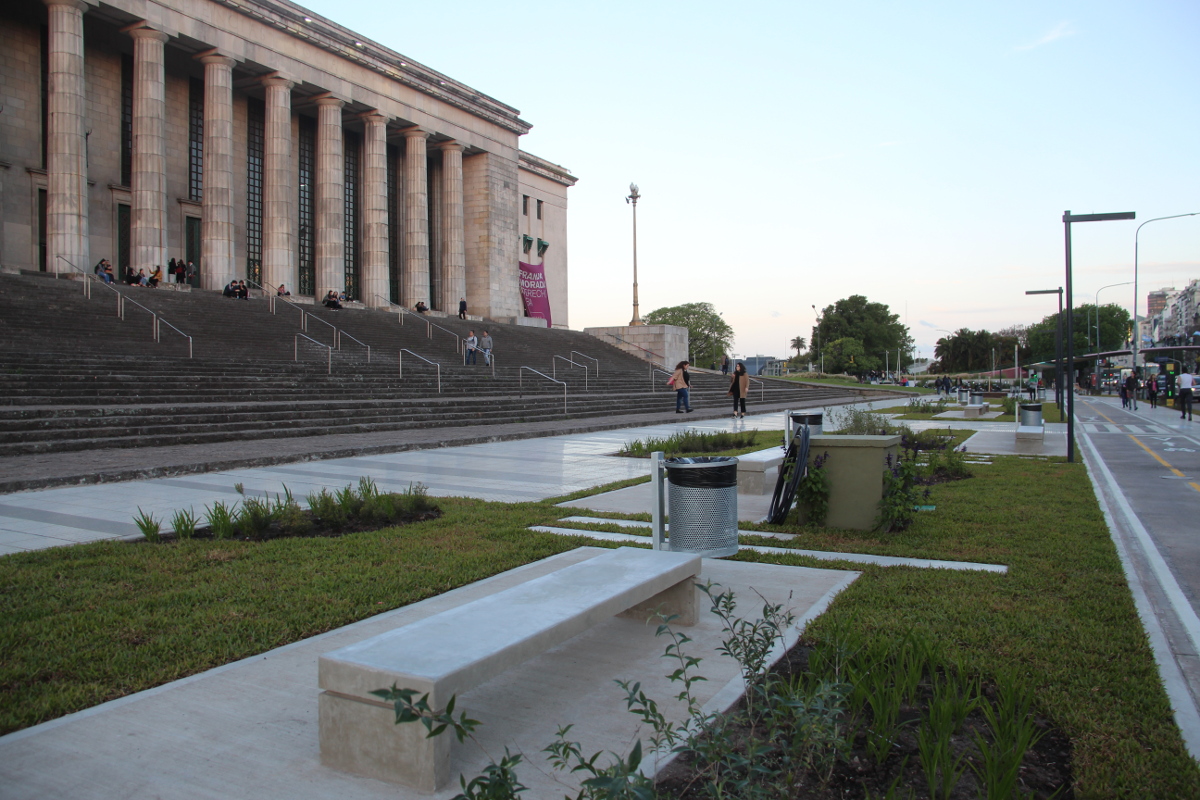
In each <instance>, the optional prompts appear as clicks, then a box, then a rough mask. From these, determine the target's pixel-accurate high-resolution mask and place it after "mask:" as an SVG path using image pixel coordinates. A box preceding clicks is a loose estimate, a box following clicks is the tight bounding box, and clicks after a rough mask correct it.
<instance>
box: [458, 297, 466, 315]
mask: <svg viewBox="0 0 1200 800" xmlns="http://www.w3.org/2000/svg"><path fill="white" fill-rule="evenodd" d="M458 318H459V319H466V318H467V298H465V297H460V298H458Z"/></svg>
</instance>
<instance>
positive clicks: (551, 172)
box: [518, 150, 579, 186]
mask: <svg viewBox="0 0 1200 800" xmlns="http://www.w3.org/2000/svg"><path fill="white" fill-rule="evenodd" d="M519 153H520V161H519V163H518V166H519V167H520V168H521V169H524V170H528V171H530V172H533V173H535V174H537V175H541V176H542V177H543V178H548V179H549V180H552V181H554V182H555V183H561V184H562V185H563V186H574V185H575V183H576V182H577V181H578V180H579V179H578V178H576V177H575V176H574V175H572V174H571V173H570V172H568V171H567V168H566V167H562V166H559V165H558V164H555V163H553V162H550V161H547V160H546V159H544V158H538V157H537V156H535V155H533V154H532V153H526V152H525V151H524V150H521V151H519Z"/></svg>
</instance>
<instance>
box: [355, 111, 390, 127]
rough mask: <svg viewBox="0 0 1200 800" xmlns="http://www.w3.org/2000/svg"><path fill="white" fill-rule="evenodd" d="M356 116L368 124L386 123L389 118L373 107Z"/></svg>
mask: <svg viewBox="0 0 1200 800" xmlns="http://www.w3.org/2000/svg"><path fill="white" fill-rule="evenodd" d="M358 118H359V119H361V120H362V121H363V122H365V123H366V124H368V125H387V124H388V121H389V120H390V119H391V117H389V116H388V115H387V114H384V113H383V112H382V111H380V110H379V109H374V108H373V109H371V110H370V111H364V112H363V113H361V114H359V115H358Z"/></svg>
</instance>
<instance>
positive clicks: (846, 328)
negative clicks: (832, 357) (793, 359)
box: [812, 294, 913, 371]
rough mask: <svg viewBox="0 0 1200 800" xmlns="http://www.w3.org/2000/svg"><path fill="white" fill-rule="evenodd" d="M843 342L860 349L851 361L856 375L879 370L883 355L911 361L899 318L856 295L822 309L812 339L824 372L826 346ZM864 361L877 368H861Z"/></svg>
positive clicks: (904, 328) (909, 343)
mask: <svg viewBox="0 0 1200 800" xmlns="http://www.w3.org/2000/svg"><path fill="white" fill-rule="evenodd" d="M843 338H851V339H856V340H857V341H858V342H859V344H860V345H861V346H862V348H863V353H862V358H859V357H855V359H854V364H855V366H857V367H858V368H859V371H862V370H864V369H883V366H884V362H885V359H884V353H889V354H891V357H892V359H893V360H895V358H896V352H897V351H900V355H901V360H903V359H904V358H911V353H912V348H913V339H912V337H911V336H909V335H908V328H907V326H905V325H904V324H903V323H902V322H900V317H899V315H898V314H893V313H892V312H891V309H889V308H888V307H887V306H886V305H884V304H883V303H872V302H871V301H869V300H867V298H865V297H863V296H862V295H860V294H856V295H851V296H850V297H847V298H845V299H843V300H838V301H837V302H836V303H834V304H833V305H831V306H826V307H825V308H824V309H823V310H822V311H821V318H820V320H819V322H818V324H817V325H816V327H814V328H813V335H812V339H813V341H819V342H820V343H821V351H822V352H823V353H824V354H825V368H826V369H827V370H828V369H830V362H829V350H828V349H827V348H828V345H827V344H826V343H829V344H832V343H833V342H836V341H837V340H838V339H843ZM864 358H865V359H869V360H870V363H871V364H875V362H878V365H876V366H864V361H863V359H864Z"/></svg>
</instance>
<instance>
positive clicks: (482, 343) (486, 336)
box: [479, 331, 492, 367]
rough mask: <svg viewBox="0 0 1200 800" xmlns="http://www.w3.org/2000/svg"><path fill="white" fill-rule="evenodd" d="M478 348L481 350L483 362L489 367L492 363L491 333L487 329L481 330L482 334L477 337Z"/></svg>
mask: <svg viewBox="0 0 1200 800" xmlns="http://www.w3.org/2000/svg"><path fill="white" fill-rule="evenodd" d="M479 349H480V350H482V351H483V364H484V366H487V367H490V366H491V365H492V335H491V334H490V333H488V332H487V331H484V332H483V336H481V337H479Z"/></svg>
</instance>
